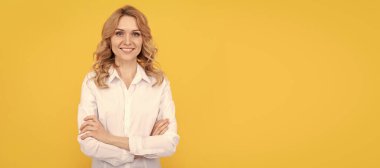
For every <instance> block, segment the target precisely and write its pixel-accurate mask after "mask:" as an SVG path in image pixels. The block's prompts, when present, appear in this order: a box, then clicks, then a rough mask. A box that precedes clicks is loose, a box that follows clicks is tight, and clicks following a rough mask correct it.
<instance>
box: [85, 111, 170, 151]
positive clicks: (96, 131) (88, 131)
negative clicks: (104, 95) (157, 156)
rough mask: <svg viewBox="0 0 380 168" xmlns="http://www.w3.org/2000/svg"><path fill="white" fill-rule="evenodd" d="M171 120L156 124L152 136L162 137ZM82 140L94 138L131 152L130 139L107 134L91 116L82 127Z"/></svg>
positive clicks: (160, 121)
mask: <svg viewBox="0 0 380 168" xmlns="http://www.w3.org/2000/svg"><path fill="white" fill-rule="evenodd" d="M168 125H169V120H168V119H163V120H159V121H157V122H156V123H155V124H154V127H153V130H152V133H151V136H156V135H162V134H164V133H165V132H166V131H167V130H168ZM79 129H80V134H82V135H81V136H80V138H81V139H82V140H84V139H86V138H88V137H92V138H95V139H97V140H98V141H101V142H103V143H106V144H110V145H113V146H117V147H119V148H122V149H125V150H128V151H130V149H129V138H128V137H120V136H114V135H112V134H110V133H109V132H107V131H106V130H105V129H104V127H103V125H102V124H101V123H100V121H99V120H98V119H97V117H96V116H95V115H89V116H87V117H85V118H84V122H83V124H82V125H81V126H80V128H79Z"/></svg>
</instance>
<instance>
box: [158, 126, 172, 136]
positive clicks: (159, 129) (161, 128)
mask: <svg viewBox="0 0 380 168" xmlns="http://www.w3.org/2000/svg"><path fill="white" fill-rule="evenodd" d="M168 125H169V123H165V124H164V125H162V126H161V127H159V128H157V131H156V132H157V133H156V134H157V135H159V134H160V132H162V131H163V130H164V129H165V128H166V127H168Z"/></svg>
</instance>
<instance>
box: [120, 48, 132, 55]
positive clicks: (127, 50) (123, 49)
mask: <svg viewBox="0 0 380 168" xmlns="http://www.w3.org/2000/svg"><path fill="white" fill-rule="evenodd" d="M120 50H122V51H123V52H124V53H126V54H129V53H131V52H132V51H133V50H134V48H120Z"/></svg>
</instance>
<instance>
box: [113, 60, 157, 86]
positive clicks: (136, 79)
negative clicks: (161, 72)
mask: <svg viewBox="0 0 380 168" xmlns="http://www.w3.org/2000/svg"><path fill="white" fill-rule="evenodd" d="M108 73H109V74H110V76H109V77H108V83H111V82H112V81H113V80H114V79H115V78H118V79H119V80H121V78H120V76H119V74H118V73H117V71H116V69H115V68H114V67H113V66H111V67H110V69H109V70H108ZM142 79H143V80H145V81H146V82H148V83H149V84H150V83H151V80H150V78H149V77H148V75H147V74H146V73H145V70H144V68H143V67H141V65H140V64H137V70H136V75H135V77H134V78H133V81H132V83H131V84H137V83H139V82H140V81H141V80H142Z"/></svg>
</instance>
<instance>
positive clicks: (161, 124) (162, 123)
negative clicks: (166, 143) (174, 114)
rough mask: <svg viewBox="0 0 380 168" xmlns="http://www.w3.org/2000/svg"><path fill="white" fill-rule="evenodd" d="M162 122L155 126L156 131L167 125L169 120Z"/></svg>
mask: <svg viewBox="0 0 380 168" xmlns="http://www.w3.org/2000/svg"><path fill="white" fill-rule="evenodd" d="M160 121H161V122H159V123H157V124H156V125H155V126H156V129H158V128H160V127H162V126H163V125H165V124H167V123H168V122H169V120H166V119H165V120H160Z"/></svg>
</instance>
